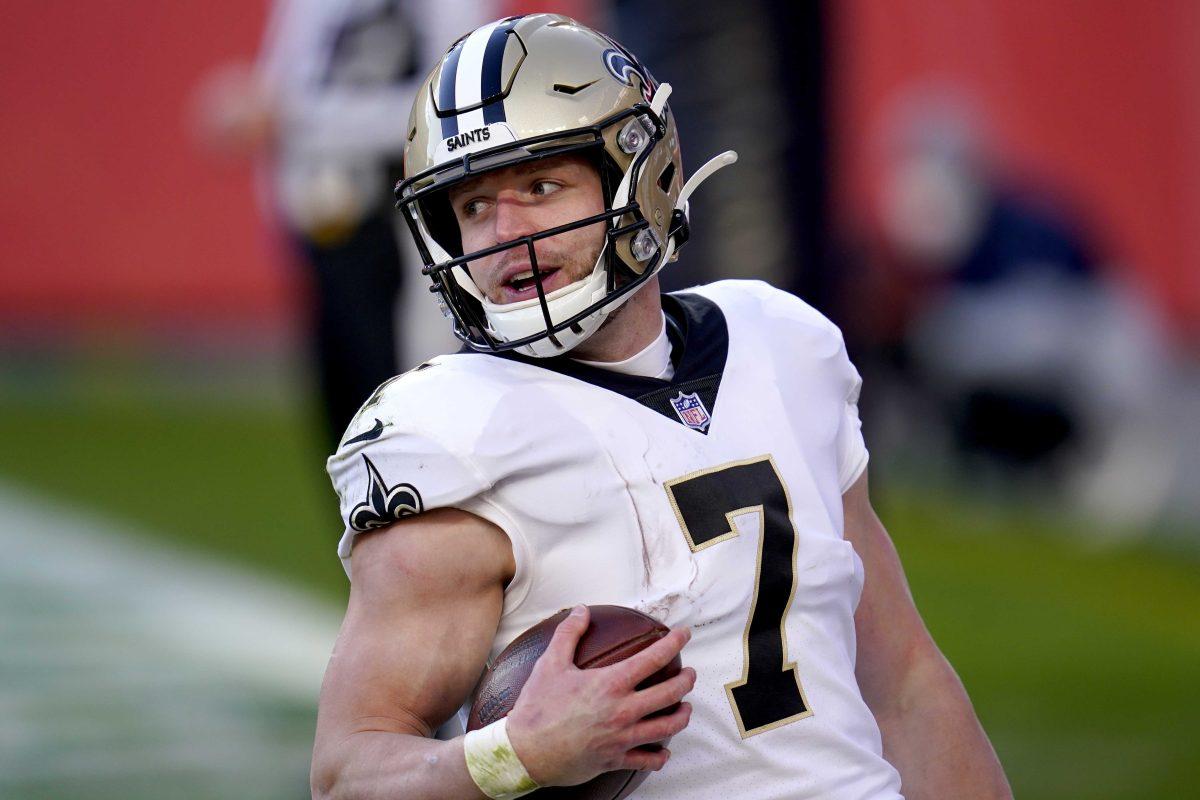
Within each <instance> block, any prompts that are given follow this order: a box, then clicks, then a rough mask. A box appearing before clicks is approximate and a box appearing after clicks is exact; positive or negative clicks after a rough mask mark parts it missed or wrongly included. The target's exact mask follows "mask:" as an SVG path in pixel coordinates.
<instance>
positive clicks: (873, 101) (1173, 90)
mask: <svg viewBox="0 0 1200 800" xmlns="http://www.w3.org/2000/svg"><path fill="white" fill-rule="evenodd" d="M830 6H831V16H832V20H831V23H832V28H831V30H832V48H831V51H832V59H833V60H832V72H831V88H832V97H833V105H834V119H833V131H834V134H833V142H834V154H835V157H834V158H835V160H834V164H835V168H836V180H835V186H836V192H837V197H836V200H837V206H838V208H839V209H840V211H841V216H842V218H843V219H847V218H849V216H850V214H848V212H849V211H850V210H851V209H862V208H866V207H867V203H868V202H869V199H868V198H869V195H870V187H871V185H872V180H873V170H874V168H875V165H874V164H873V160H872V153H871V145H870V142H871V139H872V136H873V135H874V134H875V133H876V131H877V126H878V124H879V122H880V119H881V116H882V115H883V114H885V113H886V109H887V108H888V107H889V104H890V103H891V101H892V100H893V99H894V98H895V96H896V94H897V93H898V92H900V91H902V90H903V89H904V88H905V87H907V86H910V85H911V84H912V83H913V82H914V81H926V80H933V81H939V82H943V83H945V82H951V83H954V84H957V85H960V86H963V87H965V88H966V89H967V90H968V91H970V92H971V93H972V94H974V95H975V97H976V98H977V99H978V100H979V101H980V105H981V106H982V108H983V109H984V110H985V112H986V116H987V117H988V121H989V122H990V123H991V125H992V127H993V132H994V134H995V137H996V139H997V144H998V146H999V149H1000V151H1001V153H1002V156H1003V157H1004V160H1005V161H1006V162H1008V163H1009V164H1010V165H1015V166H1016V167H1017V168H1018V169H1019V170H1020V172H1021V173H1022V174H1024V175H1033V176H1038V177H1041V178H1044V183H1045V185H1046V186H1048V187H1050V188H1051V189H1052V190H1055V191H1056V192H1057V193H1060V194H1064V195H1065V196H1067V197H1068V198H1070V199H1071V200H1072V201H1073V205H1075V206H1077V207H1079V208H1081V209H1082V210H1083V211H1084V212H1085V213H1086V214H1087V215H1088V216H1089V217H1090V219H1089V220H1088V221H1089V222H1090V223H1091V227H1094V228H1098V229H1099V230H1100V231H1101V244H1102V245H1104V246H1107V249H1108V251H1109V253H1110V255H1112V256H1113V257H1115V258H1116V259H1118V260H1119V262H1120V263H1121V264H1122V265H1123V268H1124V269H1125V270H1126V271H1127V275H1128V276H1130V277H1132V279H1133V280H1134V281H1135V282H1137V283H1139V284H1141V285H1143V286H1145V287H1146V288H1148V289H1149V293H1150V294H1151V296H1152V297H1153V298H1154V299H1155V300H1156V301H1157V302H1158V304H1159V305H1160V306H1161V307H1162V308H1164V309H1166V310H1167V311H1168V312H1169V314H1170V315H1171V317H1172V318H1173V320H1174V321H1175V322H1176V323H1177V327H1178V328H1180V329H1182V330H1184V331H1186V332H1188V333H1190V334H1191V335H1192V336H1195V335H1197V334H1200V3H1196V2H1193V0H1152V1H1150V2H1143V3H1127V2H1122V1H1121V0H1051V1H1050V2H1033V1H1032V0H1024V1H1022V2H1010V1H1008V0H956V2H953V3H947V2H945V1H944V0H902V2H878V0H839V1H838V2H835V3H831V4H830Z"/></svg>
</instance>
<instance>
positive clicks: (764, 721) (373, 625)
mask: <svg viewBox="0 0 1200 800" xmlns="http://www.w3.org/2000/svg"><path fill="white" fill-rule="evenodd" d="M669 93H670V88H669V86H668V85H666V84H662V85H659V84H658V83H656V82H655V80H654V79H653V77H652V76H651V75H650V73H649V72H647V70H646V69H645V67H644V66H642V65H641V64H640V63H639V62H638V60H637V59H636V58H634V56H633V55H632V54H630V53H629V52H627V51H626V50H624V49H623V48H622V47H621V46H620V45H619V44H617V43H616V42H614V41H612V40H611V39H609V38H608V37H606V36H604V35H602V34H600V33H597V32H595V31H592V30H590V29H588V28H585V27H583V26H581V25H579V24H577V23H575V22H573V21H572V20H570V19H567V18H564V17H559V16H553V15H544V14H539V15H532V16H526V17H517V18H510V19H505V20H501V21H498V22H495V23H492V24H490V25H487V26H484V27H482V28H479V29H477V30H475V31H474V32H472V33H471V34H469V35H468V36H466V37H464V38H463V39H461V40H460V41H458V42H457V43H455V44H454V46H453V47H451V48H450V50H449V51H448V52H447V53H446V55H445V57H444V58H443V59H442V61H441V63H440V64H439V65H438V66H437V67H436V68H435V69H434V71H433V73H432V74H431V75H430V76H429V78H428V79H427V81H426V84H425V86H424V87H423V88H422V89H421V91H420V92H419V95H418V100H417V102H416V104H415V106H414V108H413V112H412V116H411V119H410V122H409V126H408V131H407V138H408V147H407V150H406V155H405V175H406V178H405V180H403V181H402V182H401V183H400V185H399V186H398V187H397V198H398V206H399V208H400V210H401V213H402V214H403V216H404V218H405V220H406V221H407V223H408V225H409V226H410V228H411V230H412V231H413V233H414V236H415V238H416V241H417V245H418V248H419V250H420V251H421V254H422V256H423V258H424V260H425V263H426V268H425V272H426V274H427V275H429V277H430V278H431V280H432V284H433V290H434V292H435V293H436V295H437V297H438V298H439V300H440V302H441V303H442V304H443V308H444V311H445V313H446V315H447V316H448V317H450V318H451V320H452V322H453V326H454V330H455V332H456V334H457V335H458V337H459V338H460V339H461V340H462V341H463V342H464V347H463V350H462V351H461V352H459V353H457V354H453V355H448V356H442V357H439V358H436V359H433V360H432V361H429V362H427V363H426V364H423V365H422V366H420V367H418V368H417V369H415V370H413V371H411V372H409V373H406V374H405V375H402V376H399V377H397V378H394V379H393V380H391V381H389V382H388V383H386V384H384V385H383V386H381V387H380V388H379V389H378V390H377V391H376V392H375V394H374V395H373V396H372V397H371V398H370V399H369V400H368V401H367V402H366V404H365V405H364V406H363V407H362V409H361V410H360V412H359V414H358V416H357V418H356V419H355V421H354V422H353V423H352V424H351V426H350V429H349V430H348V432H347V434H346V436H345V438H344V441H343V442H342V444H341V446H340V447H339V449H338V451H337V453H336V454H335V455H334V456H333V457H332V458H331V459H330V461H329V471H330V474H331V476H332V478H333V481H334V484H335V486H336V488H337V491H338V493H339V495H340V498H341V510H342V514H343V517H344V519H345V523H346V529H345V535H344V536H343V538H342V540H341V543H340V546H339V551H338V552H339V555H340V556H341V558H342V559H343V562H344V564H345V566H346V569H347V572H348V574H349V575H350V576H351V579H352V581H351V591H350V600H349V607H348V609H347V613H346V618H345V622H344V624H343V627H342V631H341V634H340V636H339V638H338V641H337V644H336V647H335V650H334V653H333V657H332V659H331V661H330V663H329V668H328V671H327V674H326V678H325V684H324V687H323V689H322V693H321V701H320V713H319V719H318V723H317V736H316V746H315V751H314V758H313V772H312V785H313V794H314V796H316V797H322V798H325V797H354V798H388V799H389V800H394V798H401V797H422V798H469V797H484V796H487V797H493V798H499V797H504V798H508V797H518V796H520V795H522V794H524V793H526V792H528V791H531V790H533V789H535V788H537V787H539V786H564V785H573V784H578V783H581V782H583V781H586V780H588V779H590V778H592V777H593V776H595V775H597V774H599V773H600V772H603V771H607V770H612V769H618V768H625V769H629V768H632V769H641V770H656V771H659V772H658V774H656V775H651V776H650V778H649V779H648V780H647V781H646V782H645V783H643V784H642V786H641V788H640V789H638V797H640V798H646V799H647V800H651V799H655V798H679V797H688V798H698V799H700V800H704V799H705V798H722V800H724V799H725V798H728V797H731V796H736V797H739V798H744V799H745V800H757V799H759V798H761V799H762V800H766V799H767V798H789V799H790V800H795V799H796V798H845V799H846V800H850V799H851V798H853V800H866V799H867V798H871V799H872V800H883V799H885V798H888V799H893V798H899V797H901V796H902V793H903V796H904V797H908V798H909V799H910V800H912V799H913V798H950V797H953V798H968V797H969V798H1001V797H1009V796H1010V793H1009V789H1008V786H1007V783H1006V781H1005V777H1004V774H1003V772H1002V770H1001V767H1000V765H999V763H998V761H997V759H996V756H995V754H994V752H993V751H992V748H991V746H990V744H989V743H988V740H987V737H986V736H985V734H984V732H983V730H982V729H981V727H980V725H979V723H978V721H977V720H976V717H975V714H974V712H973V710H972V708H971V704H970V701H969V700H968V698H967V695H966V693H965V691H964V690H963V687H962V685H961V683H960V682H959V680H958V678H957V677H956V675H955V673H954V671H953V669H952V668H951V667H950V665H949V664H948V663H947V661H946V660H945V658H943V656H942V655H941V653H940V652H939V650H938V648H937V646H936V645H935V644H934V642H933V641H932V639H931V638H930V636H929V633H928V632H927V631H926V629H925V626H924V625H923V623H922V621H921V619H920V617H919V615H918V613H917V611H916V609H915V608H914V606H913V602H912V599H911V597H910V596H909V593H908V589H907V586H906V583H905V578H904V575H903V572H902V570H901V566H900V562H899V560H898V558H897V556H896V552H895V550H894V549H893V547H892V544H891V541H890V540H889V538H888V535H887V533H886V531H885V530H884V528H883V527H882V525H881V524H880V522H879V520H878V518H877V517H876V516H875V513H874V511H873V510H872V508H871V504H870V501H869V500H868V493H867V477H866V464H867V452H866V449H865V447H864V445H863V439H862V436H861V433H860V430H859V420H858V414H857V407H856V403H857V398H858V392H859V377H858V374H857V372H856V371H855V369H854V367H853V366H852V365H851V364H850V362H849V360H848V359H847V356H846V351H845V348H844V346H843V344H842V339H841V335H840V333H839V331H838V330H837V328H836V327H834V326H833V325H832V324H831V323H830V322H828V321H827V320H826V319H825V318H823V317H822V316H821V315H820V314H818V313H817V312H816V311H814V310H813V309H812V308H810V307H809V306H807V305H806V304H805V303H803V302H802V301H800V300H798V299H796V298H795V297H792V296H790V295H788V294H785V293H783V292H780V291H778V290H775V289H773V288H771V287H770V286H767V285H766V284H763V283H759V282H741V281H726V282H720V283H716V284H712V285H708V286H703V287H699V288H696V289H693V290H690V291H686V292H682V293H677V294H673V295H661V294H660V293H659V289H658V280H657V277H656V276H657V273H658V271H659V270H660V269H662V268H663V267H664V266H665V265H666V264H668V263H669V262H671V261H673V260H675V258H676V256H677V254H678V251H679V248H680V247H681V246H682V245H683V244H684V243H685V241H686V240H687V237H688V225H689V220H688V204H687V198H688V196H689V195H690V194H691V192H692V190H693V189H695V187H696V186H697V185H698V183H699V182H700V181H702V180H703V179H704V178H705V177H707V176H708V175H710V174H712V172H713V171H715V170H716V169H717V168H719V167H721V166H723V165H725V164H727V163H730V162H732V160H733V158H734V156H733V155H732V154H723V155H722V156H719V157H718V158H717V159H714V160H713V161H712V162H710V163H709V164H706V165H705V166H704V167H702V168H701V169H700V170H699V171H698V173H697V174H696V175H695V176H693V177H692V178H691V179H689V180H687V181H686V182H685V181H684V176H683V169H682V163H681V160H680V154H679V139H678V132H677V131H676V129H675V124H674V120H673V117H672V114H671V111H670V107H669V106H668V105H667V98H668V95H669ZM598 603H611V604H617V605H624V606H630V607H633V608H636V609H639V610H641V611H644V612H646V613H648V614H650V615H652V616H654V617H656V618H657V619H659V620H660V621H662V622H664V623H665V624H667V625H670V626H673V627H672V631H671V633H670V634H669V635H668V636H666V637H664V638H663V639H661V640H659V641H658V642H657V643H655V644H653V645H651V646H650V647H648V648H647V649H645V650H643V651H642V652H641V653H639V654H637V655H634V656H633V657H631V658H629V659H627V660H625V661H622V662H620V663H618V664H616V665H613V666H611V667H607V668H603V669H594V670H579V669H576V668H575V667H574V664H573V662H572V654H573V652H574V649H575V644H576V643H577V642H578V640H579V638H580V636H581V634H582V632H583V631H584V630H585V629H586V627H587V623H588V614H587V611H586V608H583V607H581V604H598ZM572 606H574V607H575V611H574V612H573V613H572V614H571V615H570V616H568V617H567V619H566V621H565V622H563V623H562V624H561V625H560V626H559V628H558V629H557V631H556V633H555V636H554V639H553V640H552V642H551V644H550V647H549V649H548V650H547V651H546V653H545V654H544V655H543V656H542V657H541V658H540V659H539V660H538V662H537V664H536V666H535V668H534V671H533V673H532V675H531V677H530V679H529V682H528V683H527V684H526V685H525V688H524V690H523V691H522V692H521V695H520V697H519V699H518V700H517V702H516V705H515V707H514V709H513V711H512V713H511V714H510V715H509V716H508V717H507V718H506V719H505V720H501V721H500V722H497V723H494V724H493V725H489V726H487V727H486V728H484V729H482V730H480V731H472V732H470V733H468V734H466V735H465V736H453V735H450V734H448V733H446V732H445V731H446V728H445V727H444V723H447V721H448V720H449V721H450V722H451V723H453V721H454V720H455V719H461V718H462V716H463V715H462V713H461V711H460V708H461V707H463V706H464V704H469V700H470V696H471V692H472V688H473V687H474V686H475V684H476V682H477V681H478V679H479V677H480V675H481V673H482V672H483V670H484V668H485V667H486V665H487V663H488V662H489V659H491V658H494V657H495V656H496V655H497V654H499V653H500V651H501V650H502V649H503V648H504V647H505V646H506V645H507V644H508V643H509V642H510V641H511V640H512V639H513V638H515V637H516V636H517V635H518V634H520V633H521V632H522V631H523V630H525V629H526V628H528V627H529V626H531V625H533V624H535V623H537V622H539V621H540V620H542V619H543V618H545V617H547V616H550V615H551V614H553V613H555V612H556V611H558V610H559V609H562V608H566V607H572ZM679 653H682V658H683V661H684V663H685V664H686V666H685V668H684V669H683V671H682V672H681V673H680V674H679V676H678V677H676V678H672V679H670V680H667V681H665V682H662V683H659V684H657V685H655V686H652V687H650V688H645V689H641V690H639V689H637V688H636V687H637V686H638V684H639V683H641V682H642V681H643V680H644V679H645V678H646V677H647V676H649V675H651V674H653V673H654V672H656V671H657V670H658V669H659V668H660V667H661V666H663V665H664V664H666V663H667V662H668V661H669V660H671V659H672V658H673V657H674V656H675V655H676V654H679ZM685 696H686V697H687V700H686V701H684V702H680V701H681V700H683V698H684V697H685ZM677 703H678V704H679V705H678V707H677V708H675V709H674V710H673V711H670V712H669V713H663V714H655V712H658V711H663V710H666V709H669V708H670V707H672V706H675V705H676V704H677ZM456 714H457V716H456ZM439 727H441V728H442V729H443V737H444V738H433V734H434V733H435V730H436V729H438V728H439ZM460 730H461V728H460ZM671 736H673V739H672V741H671V744H670V749H669V750H667V749H663V750H658V751H655V750H652V749H646V748H642V747H640V745H644V744H647V743H651V742H656V741H659V740H662V739H664V738H666V737H671Z"/></svg>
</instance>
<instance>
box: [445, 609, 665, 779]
mask: <svg viewBox="0 0 1200 800" xmlns="http://www.w3.org/2000/svg"><path fill="white" fill-rule="evenodd" d="M588 609H589V610H590V611H591V618H590V621H589V624H588V629H587V631H585V632H584V634H583V638H581V639H580V640H579V646H578V647H577V648H576V649H575V666H577V667H579V668H580V669H595V668H597V667H607V666H608V665H610V664H615V663H617V662H618V661H623V660H625V659H626V658H629V657H630V656H631V655H633V654H634V653H637V652H638V651H640V650H643V649H645V648H647V647H649V646H650V645H652V644H654V643H655V642H657V641H658V640H659V639H661V638H662V637H664V636H666V635H667V633H668V631H669V629H668V628H667V627H666V626H665V625H663V624H662V623H661V622H659V621H658V620H656V619H654V618H653V617H651V616H648V615H646V614H643V613H642V612H640V611H635V610H634V609H632V608H625V607H624V606H588ZM569 613H570V609H566V610H564V611H560V612H558V613H557V614H555V615H554V616H552V617H548V618H546V619H544V620H542V621H541V622H539V623H538V624H536V625H534V626H533V627H532V628H530V629H529V630H527V631H525V632H524V633H522V634H521V635H520V636H518V637H517V638H516V639H513V641H512V643H511V644H509V646H508V647H506V648H504V652H502V653H500V655H499V656H497V657H496V661H495V663H494V664H492V666H491V669H489V670H488V671H487V674H486V675H484V677H483V680H482V681H481V682H480V684H479V689H478V691H477V692H476V694H475V703H474V704H473V705H472V706H471V716H470V719H469V720H468V722H467V730H472V731H473V730H476V729H477V728H482V727H483V726H484V725H489V724H491V723H493V722H495V721H496V720H498V719H501V718H503V717H505V716H507V715H508V712H509V711H512V707H513V705H514V704H515V703H516V702H517V696H518V695H519V694H520V693H521V687H523V686H524V685H525V681H527V680H528V679H529V673H530V672H531V671H532V670H533V664H534V662H535V661H537V659H538V656H540V655H541V654H542V653H543V652H544V651H545V650H546V646H547V645H549V644H550V638H551V637H552V636H553V635H554V629H555V628H557V627H558V623H560V622H562V621H563V620H564V619H566V617H567V614H569ZM681 667H682V665H681V663H680V660H679V656H676V657H675V659H674V660H673V661H672V662H671V663H670V664H668V665H667V666H665V667H663V668H662V669H660V670H659V671H658V672H656V673H654V674H653V675H651V676H650V677H649V678H647V679H646V680H645V681H643V682H642V683H641V684H639V686H638V688H642V687H645V686H653V685H654V684H656V683H659V682H661V681H664V680H667V679H668V678H671V677H674V676H675V675H678V674H679V670H680V669H681ZM673 710H674V707H672V708H668V709H664V710H663V711H662V712H659V713H670V712H671V711H673ZM661 744H666V742H662V743H661ZM659 746H661V745H659ZM647 775H649V773H648V772H644V771H641V770H633V769H624V770H616V771H614V772H605V773H603V774H601V775H597V776H596V777H595V778H593V779H592V780H590V781H588V782H587V783H581V784H579V785H578V786H554V787H547V788H545V789H538V790H537V791H536V792H533V793H532V794H531V795H529V796H531V797H533V796H536V797H537V798H538V800H621V798H625V797H629V795H631V794H632V793H633V790H634V789H636V788H637V787H638V786H639V785H641V783H642V781H644V780H645V779H646V776H647Z"/></svg>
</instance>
